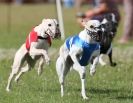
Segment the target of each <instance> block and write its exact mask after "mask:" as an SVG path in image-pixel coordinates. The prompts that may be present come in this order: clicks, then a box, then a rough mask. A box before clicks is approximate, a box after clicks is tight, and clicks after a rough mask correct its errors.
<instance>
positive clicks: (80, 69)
mask: <svg viewBox="0 0 133 103" xmlns="http://www.w3.org/2000/svg"><path fill="white" fill-rule="evenodd" d="M73 68H74V70H76V71H77V72H78V73H79V75H80V79H81V95H82V97H83V99H88V97H87V96H86V90H85V76H86V73H85V71H86V69H85V67H84V66H79V65H78V64H76V63H75V64H73Z"/></svg>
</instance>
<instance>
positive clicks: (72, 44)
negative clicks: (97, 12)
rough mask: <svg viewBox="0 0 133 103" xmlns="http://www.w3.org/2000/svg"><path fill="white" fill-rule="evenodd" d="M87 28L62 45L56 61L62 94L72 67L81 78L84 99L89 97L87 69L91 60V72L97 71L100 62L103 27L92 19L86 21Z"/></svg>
mask: <svg viewBox="0 0 133 103" xmlns="http://www.w3.org/2000/svg"><path fill="white" fill-rule="evenodd" d="M84 26H85V29H84V30H83V31H81V32H80V33H79V34H78V35H75V36H72V37H69V38H68V39H66V41H65V43H64V44H63V45H62V46H61V47H60V52H59V57H58V58H57V61H56V71H57V74H58V77H59V82H60V85H61V96H63V95H64V79H65V76H66V75H67V73H68V71H69V70H70V68H71V67H72V68H73V69H74V70H76V71H77V72H78V73H79V75H80V79H81V95H82V97H83V99H88V97H87V96H86V91H85V71H86V67H85V66H87V65H88V64H89V63H91V61H93V64H91V67H90V74H91V75H93V74H94V73H95V71H96V69H95V67H96V65H97V63H98V58H99V55H100V44H99V41H100V40H101V35H102V32H101V29H100V22H99V21H97V20H90V21H87V22H84Z"/></svg>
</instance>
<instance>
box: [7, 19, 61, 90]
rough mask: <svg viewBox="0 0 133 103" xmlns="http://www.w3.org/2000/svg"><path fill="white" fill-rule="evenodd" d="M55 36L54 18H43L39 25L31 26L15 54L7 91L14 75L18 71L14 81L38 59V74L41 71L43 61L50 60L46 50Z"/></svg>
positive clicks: (57, 32)
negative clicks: (31, 28)
mask: <svg viewBox="0 0 133 103" xmlns="http://www.w3.org/2000/svg"><path fill="white" fill-rule="evenodd" d="M57 37H60V31H59V27H58V23H57V20H56V19H43V21H42V23H41V24H40V25H38V26H36V27H35V28H33V30H32V31H31V32H30V34H29V36H28V37H27V39H26V42H25V43H24V44H23V45H22V46H21V47H20V49H19V50H18V51H17V52H16V54H15V58H14V62H13V65H12V71H11V73H10V76H9V78H8V84H7V87H6V90H7V91H10V84H11V81H12V79H13V77H14V75H16V74H17V73H18V72H19V73H18V75H17V76H16V78H15V81H18V79H19V77H20V76H21V75H22V74H23V73H24V72H27V71H28V70H29V69H30V68H31V67H33V66H34V65H35V63H36V61H37V60H39V59H40V61H39V67H38V69H37V70H38V74H40V73H41V70H42V67H43V65H44V61H45V62H46V64H49V62H50V58H49V56H48V52H47V50H48V48H49V47H50V46H51V42H52V41H51V40H52V39H53V38H57ZM25 62H26V63H25ZM24 63H25V65H24ZM22 66H24V67H22Z"/></svg>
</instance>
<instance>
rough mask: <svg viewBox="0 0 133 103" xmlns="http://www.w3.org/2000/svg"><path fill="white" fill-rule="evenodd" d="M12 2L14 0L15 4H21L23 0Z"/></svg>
mask: <svg viewBox="0 0 133 103" xmlns="http://www.w3.org/2000/svg"><path fill="white" fill-rule="evenodd" d="M13 2H14V3H15V4H22V3H23V0H13Z"/></svg>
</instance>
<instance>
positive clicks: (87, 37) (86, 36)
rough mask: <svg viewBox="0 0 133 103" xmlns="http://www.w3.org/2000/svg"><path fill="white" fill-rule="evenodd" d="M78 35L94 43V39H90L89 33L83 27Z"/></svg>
mask: <svg viewBox="0 0 133 103" xmlns="http://www.w3.org/2000/svg"><path fill="white" fill-rule="evenodd" d="M79 37H80V38H81V39H82V40H84V41H85V42H87V43H96V41H94V40H92V39H91V37H90V35H89V34H87V31H86V30H85V29H84V30H83V31H81V32H80V33H79Z"/></svg>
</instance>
